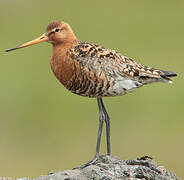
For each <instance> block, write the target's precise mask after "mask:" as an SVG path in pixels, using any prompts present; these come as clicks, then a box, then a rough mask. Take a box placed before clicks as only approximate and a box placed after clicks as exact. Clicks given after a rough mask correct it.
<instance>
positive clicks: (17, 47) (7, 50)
mask: <svg viewBox="0 0 184 180" xmlns="http://www.w3.org/2000/svg"><path fill="white" fill-rule="evenodd" d="M19 48H20V46H16V47H14V48H11V49H6V50H5V52H9V51H13V50H16V49H19Z"/></svg>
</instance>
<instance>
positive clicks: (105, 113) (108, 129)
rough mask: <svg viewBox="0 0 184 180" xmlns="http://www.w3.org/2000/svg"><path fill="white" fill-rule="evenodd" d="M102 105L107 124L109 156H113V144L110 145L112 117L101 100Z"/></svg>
mask: <svg viewBox="0 0 184 180" xmlns="http://www.w3.org/2000/svg"><path fill="white" fill-rule="evenodd" d="M100 103H101V105H102V109H103V113H104V115H105V124H106V138H107V155H109V156H110V155H111V144H110V117H109V115H108V113H107V110H106V108H105V105H104V103H103V101H102V99H101V98H100Z"/></svg>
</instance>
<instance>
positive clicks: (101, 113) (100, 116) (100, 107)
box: [95, 98, 105, 157]
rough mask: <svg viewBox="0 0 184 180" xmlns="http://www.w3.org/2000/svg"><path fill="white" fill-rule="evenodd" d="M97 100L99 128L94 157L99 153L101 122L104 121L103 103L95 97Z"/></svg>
mask: <svg viewBox="0 0 184 180" xmlns="http://www.w3.org/2000/svg"><path fill="white" fill-rule="evenodd" d="M97 102H98V108H99V128H98V136H97V144H96V154H95V157H98V156H99V153H100V142H101V137H102V130H103V123H104V119H105V116H104V112H103V105H102V103H101V102H102V99H101V98H97Z"/></svg>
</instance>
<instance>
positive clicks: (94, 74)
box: [66, 41, 176, 97]
mask: <svg viewBox="0 0 184 180" xmlns="http://www.w3.org/2000/svg"><path fill="white" fill-rule="evenodd" d="M67 53H68V56H69V59H70V61H71V62H72V63H73V69H72V70H71V71H73V75H72V77H71V79H70V81H68V83H67V85H66V87H67V89H69V90H70V91H72V92H73V93H76V94H79V95H82V96H88V97H104V96H117V95H123V94H126V93H128V92H130V91H132V90H134V89H135V88H137V87H140V86H142V85H144V84H148V83H152V82H172V80H171V79H170V77H172V76H176V73H174V72H170V71H163V70H159V69H155V68H149V67H147V66H143V65H141V64H138V63H136V62H135V61H133V60H132V59H130V58H128V57H126V56H123V55H122V54H120V53H118V52H116V51H114V50H111V49H107V48H104V47H102V46H99V45H96V44H90V43H87V42H81V41H78V42H77V43H76V44H75V45H74V46H73V47H71V48H69V49H68V52H67Z"/></svg>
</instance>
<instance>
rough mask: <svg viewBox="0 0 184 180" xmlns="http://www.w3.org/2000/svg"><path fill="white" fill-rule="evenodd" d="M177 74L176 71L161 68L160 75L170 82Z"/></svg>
mask: <svg viewBox="0 0 184 180" xmlns="http://www.w3.org/2000/svg"><path fill="white" fill-rule="evenodd" d="M175 76H177V74H176V73H175V72H172V71H164V70H160V77H162V78H163V79H164V80H166V81H168V82H169V83H172V79H171V78H172V77H175Z"/></svg>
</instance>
